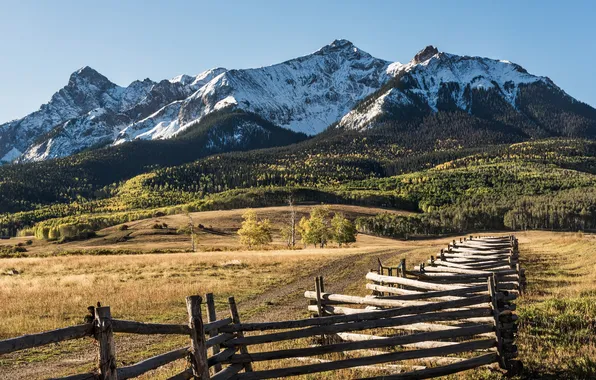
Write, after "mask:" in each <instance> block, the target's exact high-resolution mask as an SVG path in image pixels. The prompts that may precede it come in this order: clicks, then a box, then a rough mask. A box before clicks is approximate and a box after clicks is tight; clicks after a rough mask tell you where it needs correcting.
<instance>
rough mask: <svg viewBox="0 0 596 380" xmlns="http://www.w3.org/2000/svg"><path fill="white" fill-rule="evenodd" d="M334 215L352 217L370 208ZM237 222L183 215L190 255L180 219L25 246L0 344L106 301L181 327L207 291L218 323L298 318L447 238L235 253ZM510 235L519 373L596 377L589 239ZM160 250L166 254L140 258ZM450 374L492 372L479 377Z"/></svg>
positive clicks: (40, 352) (8, 265)
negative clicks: (192, 238)
mask: <svg viewBox="0 0 596 380" xmlns="http://www.w3.org/2000/svg"><path fill="white" fill-rule="evenodd" d="M337 207H339V206H337ZM341 208H342V210H341V211H343V212H345V213H352V214H351V216H354V215H356V214H366V213H367V212H369V213H375V212H377V210H369V211H367V209H365V208H357V207H349V206H341ZM257 211H258V212H259V216H260V217H261V216H262V217H267V218H270V219H271V220H272V221H279V220H282V219H283V218H285V217H286V214H287V209H286V208H283V207H279V208H268V209H259V210H257ZM306 211H307V209H306V208H304V209H301V210H300V212H302V213H305V212H306ZM241 215H242V210H233V211H222V212H205V213H196V214H193V215H192V217H193V219H195V223H202V224H204V225H205V227H207V230H203V231H201V232H200V234H199V237H198V239H199V249H198V252H195V253H191V252H184V251H188V249H189V247H190V242H189V237H188V236H186V235H179V234H175V232H172V233H170V232H169V231H170V230H172V231H175V230H176V229H178V228H180V227H181V226H183V225H184V224H185V223H187V217H186V216H184V215H174V216H165V217H159V218H157V219H158V220H159V223H166V224H167V225H168V227H167V228H166V229H159V230H157V229H153V228H152V225H154V224H156V223H157V221H156V220H154V219H150V220H144V221H140V222H136V223H131V224H130V226H129V228H128V229H127V230H125V231H123V230H121V229H120V228H119V226H115V227H111V228H109V229H106V230H105V231H100V232H99V234H98V237H96V238H94V239H91V240H88V241H84V242H71V243H66V244H61V245H58V244H49V243H40V242H37V241H36V242H34V244H33V245H32V246H31V248H30V249H29V250H28V252H27V254H28V256H31V257H21V258H9V259H2V260H0V304H1V305H3V306H2V308H0V339H5V338H9V337H14V336H18V335H22V334H26V333H33V332H40V331H44V330H50V329H55V328H59V327H65V326H70V325H74V324H78V323H81V322H82V321H83V318H84V317H85V314H86V312H87V311H86V308H87V306H89V305H94V304H95V303H97V302H98V301H99V302H101V303H102V304H103V305H110V306H111V309H112V314H113V316H114V317H115V318H120V319H128V320H137V321H145V322H170V323H185V321H186V320H187V315H186V310H185V301H184V297H185V296H187V295H193V294H199V295H204V294H205V293H209V292H212V293H214V294H215V300H216V307H217V309H218V313H219V315H220V316H222V315H225V316H227V315H228V311H227V297H229V296H234V297H235V298H236V300H237V302H238V307H239V311H240V316H241V318H242V320H243V321H264V320H267V321H271V320H284V319H288V318H298V317H307V316H308V315H309V314H308V312H307V310H306V307H307V304H308V302H307V300H306V299H304V298H303V295H302V294H303V292H304V291H305V290H312V289H313V287H314V286H313V278H314V277H315V276H318V275H322V276H324V277H325V281H326V286H327V288H328V291H333V292H339V293H346V294H360V295H365V294H367V293H366V289H365V288H364V284H365V282H366V281H365V279H364V275H365V274H366V272H368V271H369V270H370V269H371V268H375V267H376V262H377V259H378V258H380V259H381V260H382V261H383V263H386V264H388V265H396V264H397V263H399V261H400V259H402V258H406V259H407V262H408V265H409V266H412V265H414V264H418V263H420V262H423V261H425V260H426V259H427V258H428V257H429V256H430V255H431V254H436V253H437V252H438V250H439V248H442V247H444V246H445V244H446V243H447V241H448V240H450V239H452V237H444V238H436V239H425V240H411V241H401V240H392V239H386V238H378V237H373V236H368V235H359V236H358V239H357V242H356V243H354V244H352V245H351V247H349V248H338V247H334V246H328V247H326V248H323V249H320V248H312V246H311V247H309V248H306V249H304V248H302V247H300V249H295V250H287V249H283V247H284V245H283V242H281V240H280V239H279V236H277V235H276V236H275V238H274V242H273V244H272V245H271V247H269V248H267V249H265V250H250V251H249V250H245V249H243V248H242V247H241V246H240V245H239V242H238V239H237V236H236V234H235V230H237V228H238V227H239V224H240V221H241ZM122 233H130V235H129V238H128V239H121V238H118V236H120V234H122ZM478 234H482V233H478ZM516 236H517V237H518V239H519V242H520V260H521V262H522V264H523V266H524V267H525V268H526V271H527V281H528V289H527V293H526V294H525V295H524V296H523V297H522V298H520V299H519V300H518V301H517V305H518V310H517V313H518V314H519V316H520V333H519V337H518V340H517V344H518V346H519V352H520V354H519V358H520V359H521V360H522V361H523V363H524V365H525V370H524V373H523V375H522V377H524V378H553V379H555V378H569V379H571V378H590V377H591V376H596V339H595V337H596V262H594V261H593V260H591V258H592V257H593V256H594V255H595V254H596V236H595V235H592V234H577V233H554V232H520V233H517V234H516ZM11 242H12V243H13V244H14V240H11ZM156 247H157V248H156ZM158 249H159V250H161V251H163V252H174V253H149V252H152V251H155V250H158ZM102 250H103V251H102ZM124 253H128V254H124ZM132 253H135V254H132ZM185 342H186V339H185V338H184V337H173V336H130V335H128V336H127V335H124V334H118V335H117V336H116V345H117V360H118V365H119V366H120V365H126V364H131V363H134V362H136V361H138V360H140V359H142V358H146V357H149V356H152V355H154V354H158V353H162V352H165V351H166V350H169V349H173V348H176V347H179V346H181V345H184V344H185ZM305 343H306V342H305ZM93 344H94V343H93V340H92V339H87V340H75V341H70V342H65V343H62V344H53V345H50V346H46V347H42V348H37V349H30V350H25V351H21V352H17V353H14V354H10V355H4V356H2V357H0V378H7V379H8V378H10V379H36V378H45V377H47V376H49V375H68V374H74V373H78V372H81V371H88V370H91V369H92V368H93V367H94V364H95V363H94V361H95V349H94V348H93ZM286 345H287V343H286ZM275 347H276V348H278V349H279V348H287V346H282V345H281V344H277V345H276V346H275ZM270 348H271V347H270ZM266 365H267V364H260V366H266ZM184 366H185V363H183V362H181V361H180V362H175V363H173V364H171V365H168V366H166V367H163V368H161V369H160V370H158V371H154V372H153V373H151V375H148V376H146V377H145V378H166V377H167V376H168V375H172V374H174V373H176V372H177V371H179V370H181V369H183V368H184ZM260 368H263V367H260ZM373 374H374V373H373ZM365 375H369V376H371V375H372V374H371V373H370V371H367V372H362V371H358V370H353V371H340V372H334V373H326V374H320V375H316V376H314V377H313V376H310V377H308V376H307V377H305V378H310V379H314V378H328V379H332V378H340V377H341V378H347V377H354V376H365ZM456 377H458V378H487V377H491V378H500V377H501V375H500V373H499V372H491V371H488V370H479V371H471V372H466V373H463V374H460V375H458V376H456Z"/></svg>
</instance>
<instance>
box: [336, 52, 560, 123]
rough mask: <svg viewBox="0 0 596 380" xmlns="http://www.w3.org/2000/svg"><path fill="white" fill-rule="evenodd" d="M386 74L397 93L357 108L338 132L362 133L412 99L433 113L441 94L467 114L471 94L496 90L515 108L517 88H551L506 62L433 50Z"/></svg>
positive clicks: (346, 118)
mask: <svg viewBox="0 0 596 380" xmlns="http://www.w3.org/2000/svg"><path fill="white" fill-rule="evenodd" d="M387 71H388V72H390V73H391V74H392V75H393V76H394V77H396V80H397V81H399V83H400V86H399V89H398V88H395V87H394V88H392V89H391V90H389V91H387V92H385V93H383V94H379V95H378V96H377V98H376V99H374V101H370V102H368V104H361V105H359V106H358V107H357V108H356V109H354V110H352V111H351V112H349V113H348V114H346V116H344V117H343V118H342V119H341V121H340V122H339V123H338V127H339V128H349V129H358V130H362V129H366V128H368V127H370V126H371V124H372V123H374V121H375V120H377V119H378V118H379V116H381V115H383V114H384V113H385V112H386V110H387V109H389V108H390V107H395V106H410V105H412V104H413V101H412V99H413V98H414V97H417V98H418V99H421V100H422V101H423V102H424V103H426V104H427V105H428V106H429V107H430V109H431V110H433V111H435V112H436V111H438V103H439V99H440V97H441V94H443V96H444V94H445V93H447V94H448V96H450V97H451V99H452V100H453V101H454V103H455V104H456V106H457V107H458V108H460V109H462V110H464V111H468V112H469V111H470V110H471V107H472V104H471V98H470V91H473V90H479V91H482V90H491V89H497V90H498V93H499V94H500V95H501V96H502V97H503V98H504V99H505V100H506V101H507V102H508V103H509V104H511V106H512V107H514V108H516V99H517V95H518V93H519V87H520V86H521V85H525V84H530V83H536V82H544V83H546V84H547V85H549V86H554V84H552V82H551V81H550V80H549V79H548V78H546V77H539V76H534V75H531V74H529V73H528V72H527V71H526V70H524V69H523V68H522V67H521V66H519V65H516V64H514V63H511V62H509V61H503V60H494V59H489V58H482V57H469V56H458V55H454V54H448V53H442V52H439V51H438V49H436V48H435V47H433V46H428V47H426V48H425V49H423V50H421V51H420V52H419V53H418V54H416V56H415V57H414V58H413V59H412V60H411V61H410V62H408V63H407V64H400V63H398V62H396V63H395V64H392V65H390V66H389V67H388V70H387Z"/></svg>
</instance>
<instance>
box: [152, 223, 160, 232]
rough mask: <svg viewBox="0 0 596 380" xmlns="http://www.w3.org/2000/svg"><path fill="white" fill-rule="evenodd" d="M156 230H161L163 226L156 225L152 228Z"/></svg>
mask: <svg viewBox="0 0 596 380" xmlns="http://www.w3.org/2000/svg"><path fill="white" fill-rule="evenodd" d="M152 228H153V229H154V230H161V224H159V223H155V224H154V225H153V227H152Z"/></svg>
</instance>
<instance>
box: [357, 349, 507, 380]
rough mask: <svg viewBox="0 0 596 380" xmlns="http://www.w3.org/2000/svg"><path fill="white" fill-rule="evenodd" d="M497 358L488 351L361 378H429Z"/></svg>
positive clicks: (452, 372)
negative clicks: (424, 367) (447, 361)
mask: <svg viewBox="0 0 596 380" xmlns="http://www.w3.org/2000/svg"><path fill="white" fill-rule="evenodd" d="M498 360H499V356H498V355H497V354H496V353H490V354H485V355H480V356H477V357H474V358H470V359H464V360H461V361H459V362H457V363H452V364H447V365H443V366H440V367H434V368H426V369H420V370H415V371H411V372H406V373H397V374H394V375H383V376H376V377H367V378H365V379H362V380H401V379H429V378H432V377H439V376H447V375H451V374H454V373H457V372H461V371H465V370H468V369H472V368H477V367H481V366H484V365H487V364H491V363H496V362H497V361H498Z"/></svg>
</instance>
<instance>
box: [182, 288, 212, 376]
mask: <svg viewBox="0 0 596 380" xmlns="http://www.w3.org/2000/svg"><path fill="white" fill-rule="evenodd" d="M202 302H203V299H202V298H201V296H189V297H186V309H187V311H188V326H189V327H190V341H191V342H190V357H191V365H192V372H193V374H194V377H195V378H197V379H200V380H208V379H209V365H208V364H207V346H206V344H205V331H204V328H203V316H202V314H201V303H202Z"/></svg>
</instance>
